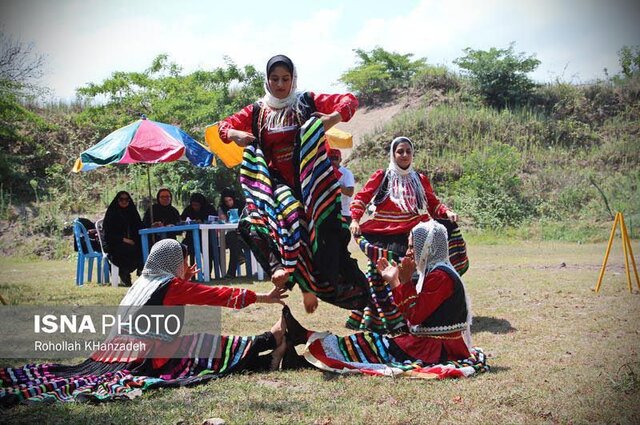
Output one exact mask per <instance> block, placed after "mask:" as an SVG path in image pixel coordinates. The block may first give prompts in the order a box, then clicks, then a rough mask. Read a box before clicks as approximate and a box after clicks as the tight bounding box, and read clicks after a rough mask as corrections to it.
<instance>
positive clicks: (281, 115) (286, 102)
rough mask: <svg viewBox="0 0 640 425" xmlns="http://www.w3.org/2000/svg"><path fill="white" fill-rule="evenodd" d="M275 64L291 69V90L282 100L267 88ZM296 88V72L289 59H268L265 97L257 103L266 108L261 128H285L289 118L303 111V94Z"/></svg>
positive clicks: (279, 56) (288, 124) (277, 57)
mask: <svg viewBox="0 0 640 425" xmlns="http://www.w3.org/2000/svg"><path fill="white" fill-rule="evenodd" d="M277 64H284V65H285V66H286V67H287V68H289V69H291V89H290V90H289V94H288V95H287V97H285V98H284V99H278V98H277V97H276V96H274V95H273V93H271V88H270V87H269V71H271V69H272V68H273V67H275V66H276V65H277ZM297 88H298V71H297V70H296V66H295V65H294V64H293V62H292V61H291V59H289V58H288V57H286V56H284V55H276V56H274V57H272V58H271V59H269V62H268V63H267V78H266V80H265V82H264V91H265V95H264V96H263V97H262V99H260V100H259V101H258V103H260V104H261V105H262V106H263V108H264V107H265V106H266V107H267V110H265V111H264V113H265V116H264V120H263V122H262V123H261V128H260V130H262V128H267V129H280V128H283V129H284V128H286V127H288V126H290V125H292V122H291V118H292V117H295V116H297V115H299V114H300V113H301V111H302V109H303V106H305V105H302V103H303V93H300V92H298V91H297Z"/></svg>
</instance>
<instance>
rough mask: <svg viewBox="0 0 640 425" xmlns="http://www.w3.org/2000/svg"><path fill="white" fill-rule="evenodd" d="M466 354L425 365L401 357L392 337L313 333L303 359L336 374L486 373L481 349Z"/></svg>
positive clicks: (449, 375)
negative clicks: (464, 357) (468, 355)
mask: <svg viewBox="0 0 640 425" xmlns="http://www.w3.org/2000/svg"><path fill="white" fill-rule="evenodd" d="M470 353H471V356H470V357H469V358H467V359H459V360H455V361H447V362H444V363H441V364H431V365H427V364H424V363H423V362H422V361H420V360H416V359H413V358H411V357H410V356H408V355H407V354H405V353H403V352H402V350H401V349H400V348H399V347H398V345H397V344H395V343H394V342H393V337H389V336H385V335H381V334H377V333H373V332H360V333H356V334H353V335H349V336H345V337H339V336H336V335H333V334H330V333H319V332H316V333H313V334H312V335H311V337H310V338H309V342H308V343H307V347H306V349H305V352H304V357H305V359H306V360H307V361H308V362H309V363H311V364H312V365H314V366H315V367H317V368H319V369H322V370H326V371H329V372H334V373H340V374H354V373H355V374H367V375H377V376H393V377H395V376H401V377H409V378H422V379H444V378H459V377H468V376H471V375H474V374H477V373H481V372H486V371H488V370H489V366H488V365H487V362H486V357H485V354H484V352H483V351H482V349H481V348H473V349H471V350H470Z"/></svg>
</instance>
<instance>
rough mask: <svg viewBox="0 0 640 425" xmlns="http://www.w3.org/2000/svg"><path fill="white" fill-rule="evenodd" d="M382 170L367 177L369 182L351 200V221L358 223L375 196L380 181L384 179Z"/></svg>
mask: <svg viewBox="0 0 640 425" xmlns="http://www.w3.org/2000/svg"><path fill="white" fill-rule="evenodd" d="M384 173H385V171H384V170H378V171H376V172H375V173H373V174H372V175H371V177H369V180H368V181H367V182H366V183H365V185H364V186H363V187H362V189H360V191H359V192H358V193H356V194H355V196H354V197H353V200H352V201H351V206H350V208H349V209H350V210H351V217H352V218H353V220H356V221H358V222H360V219H361V218H362V216H363V215H364V212H365V210H366V208H367V205H369V202H371V200H372V199H373V196H374V195H375V194H376V192H377V190H378V188H379V187H380V183H382V179H383V178H384Z"/></svg>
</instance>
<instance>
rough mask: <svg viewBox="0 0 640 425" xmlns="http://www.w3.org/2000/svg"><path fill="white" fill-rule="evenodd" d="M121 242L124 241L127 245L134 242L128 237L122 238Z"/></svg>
mask: <svg viewBox="0 0 640 425" xmlns="http://www.w3.org/2000/svg"><path fill="white" fill-rule="evenodd" d="M122 242H124V243H126V244H127V245H131V246H134V245H135V244H136V243H135V242H134V241H133V239H129V238H122Z"/></svg>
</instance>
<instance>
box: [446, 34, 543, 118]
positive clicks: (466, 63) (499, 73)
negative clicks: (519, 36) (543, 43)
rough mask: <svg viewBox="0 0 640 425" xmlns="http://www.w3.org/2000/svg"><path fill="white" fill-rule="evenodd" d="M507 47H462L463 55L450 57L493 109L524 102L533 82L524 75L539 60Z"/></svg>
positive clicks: (521, 104) (512, 44) (538, 62)
mask: <svg viewBox="0 0 640 425" xmlns="http://www.w3.org/2000/svg"><path fill="white" fill-rule="evenodd" d="M513 46H514V43H511V44H510V45H509V47H508V48H507V49H496V48H495V47H492V48H491V49H489V50H473V49H471V48H469V47H467V48H466V49H464V52H465V53H466V55H465V56H463V57H460V58H458V59H456V60H454V63H455V64H456V65H458V66H459V67H460V68H462V69H463V70H464V71H465V72H466V73H467V74H468V75H470V76H471V79H472V81H473V83H474V85H475V87H476V89H477V90H478V92H479V93H480V94H481V95H482V96H483V97H484V99H485V100H486V102H487V104H488V105H490V106H493V107H497V108H505V107H515V106H523V105H525V104H527V103H528V101H529V97H530V95H531V93H532V91H533V88H534V87H535V84H534V83H533V81H532V80H531V79H529V77H527V75H526V74H528V73H530V72H532V71H534V70H535V69H536V68H537V67H538V65H540V61H539V60H538V59H536V58H535V55H531V56H528V57H527V56H525V54H524V53H517V54H516V53H515V52H514V51H513Z"/></svg>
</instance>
